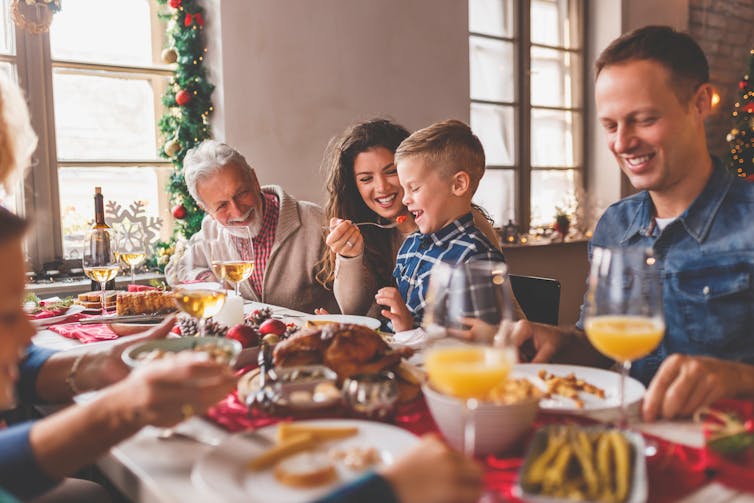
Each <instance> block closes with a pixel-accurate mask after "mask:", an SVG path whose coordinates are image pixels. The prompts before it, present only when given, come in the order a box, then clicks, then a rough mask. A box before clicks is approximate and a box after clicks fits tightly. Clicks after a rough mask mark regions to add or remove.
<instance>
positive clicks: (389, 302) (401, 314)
mask: <svg viewBox="0 0 754 503" xmlns="http://www.w3.org/2000/svg"><path fill="white" fill-rule="evenodd" d="M374 300H375V301H376V302H377V304H379V305H381V306H386V307H388V309H383V310H382V311H381V313H382V316H384V317H385V318H387V319H389V320H390V321H391V322H392V323H393V330H395V331H396V332H403V331H404V330H411V329H412V328H414V317H413V315H412V314H411V311H409V310H408V307H406V303H405V302H403V298H402V297H401V294H400V293H399V292H398V289H397V288H394V287H386V288H380V289H379V290H378V291H377V295H375V296H374Z"/></svg>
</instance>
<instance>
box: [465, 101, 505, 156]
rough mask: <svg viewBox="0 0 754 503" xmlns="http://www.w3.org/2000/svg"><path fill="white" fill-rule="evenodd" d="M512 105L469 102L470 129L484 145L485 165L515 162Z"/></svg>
mask: <svg viewBox="0 0 754 503" xmlns="http://www.w3.org/2000/svg"><path fill="white" fill-rule="evenodd" d="M514 117H515V115H514V109H513V107H506V106H498V105H487V104H483V103H472V104H471V129H472V130H473V131H474V134H476V135H477V136H478V137H479V140H480V141H481V142H482V145H483V146H484V154H485V157H486V159H487V165H494V166H512V165H513V164H515V162H516V161H515V159H516V151H515V143H514V138H515V123H514Z"/></svg>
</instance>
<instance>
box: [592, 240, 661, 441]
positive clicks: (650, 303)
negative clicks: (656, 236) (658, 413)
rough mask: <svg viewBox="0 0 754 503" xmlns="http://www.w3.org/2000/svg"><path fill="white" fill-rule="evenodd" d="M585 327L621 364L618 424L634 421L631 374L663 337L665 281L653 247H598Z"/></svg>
mask: <svg viewBox="0 0 754 503" xmlns="http://www.w3.org/2000/svg"><path fill="white" fill-rule="evenodd" d="M584 329H585V330H586V335H587V337H588V338H589V341H590V342H591V343H592V345H593V346H594V347H595V348H597V350H598V351H600V352H601V353H602V354H604V355H605V356H607V357H608V358H612V359H613V360H615V361H616V362H617V363H618V364H619V365H620V385H619V391H618V400H619V402H620V416H619V420H618V426H619V427H620V428H626V427H627V426H628V410H627V407H626V376H627V375H628V373H629V371H630V370H631V362H632V361H633V360H636V359H639V358H643V357H645V356H647V355H648V354H650V353H651V352H652V351H653V350H654V349H655V348H656V347H657V346H658V345H659V344H660V341H661V340H662V337H663V335H664V333H665V321H664V317H663V313H662V280H661V275H660V271H659V266H658V264H657V260H656V259H655V257H654V255H653V253H652V250H651V249H636V248H633V249H632V248H599V247H595V248H594V252H593V254H592V264H591V270H590V274H589V290H588V292H587V302H586V312H585V317H584Z"/></svg>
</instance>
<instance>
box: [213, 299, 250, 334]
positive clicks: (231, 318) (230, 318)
mask: <svg viewBox="0 0 754 503" xmlns="http://www.w3.org/2000/svg"><path fill="white" fill-rule="evenodd" d="M213 319H214V320H215V321H218V322H220V323H222V324H223V325H225V326H227V327H228V328H230V327H234V326H236V325H238V324H239V323H243V297H239V296H238V295H233V294H232V293H228V296H227V297H225V304H223V308H222V309H221V310H220V312H219V313H217V315H215V316H214V318H213Z"/></svg>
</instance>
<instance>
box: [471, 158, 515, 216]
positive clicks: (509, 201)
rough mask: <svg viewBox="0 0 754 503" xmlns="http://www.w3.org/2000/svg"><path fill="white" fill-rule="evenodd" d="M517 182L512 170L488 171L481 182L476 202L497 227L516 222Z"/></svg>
mask: <svg viewBox="0 0 754 503" xmlns="http://www.w3.org/2000/svg"><path fill="white" fill-rule="evenodd" d="M515 193H516V182H515V172H514V171H513V170H511V169H488V170H487V171H486V172H485V173H484V177H482V180H481V181H480V182H479V187H478V188H477V189H476V194H474V202H475V203H477V204H478V205H479V206H481V207H482V208H484V209H485V210H487V213H489V214H490V216H491V217H492V218H493V219H494V220H495V227H501V226H503V225H505V224H507V223H508V219H511V220H513V221H515V220H516V210H515V207H516V199H515Z"/></svg>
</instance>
